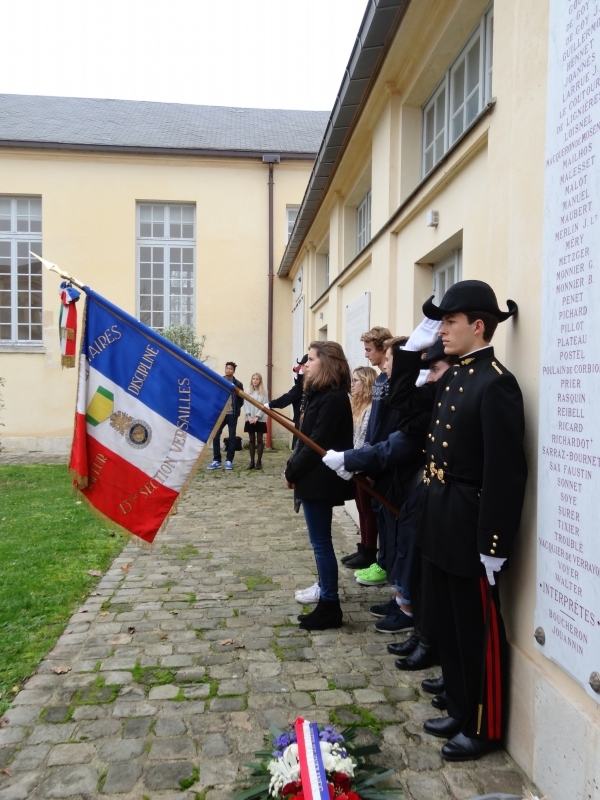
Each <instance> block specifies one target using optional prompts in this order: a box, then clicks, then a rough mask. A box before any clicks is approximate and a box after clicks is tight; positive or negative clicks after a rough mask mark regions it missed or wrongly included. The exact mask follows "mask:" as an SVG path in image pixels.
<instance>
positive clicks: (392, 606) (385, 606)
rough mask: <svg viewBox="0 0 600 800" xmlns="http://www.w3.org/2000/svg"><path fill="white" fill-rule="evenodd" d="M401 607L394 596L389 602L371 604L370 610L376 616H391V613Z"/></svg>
mask: <svg viewBox="0 0 600 800" xmlns="http://www.w3.org/2000/svg"><path fill="white" fill-rule="evenodd" d="M399 608H400V606H399V605H398V603H397V602H396V598H395V597H392V599H391V600H390V602H389V603H381V604H380V605H378V606H371V608H370V609H369V611H370V612H371V614H373V616H374V617H389V615H390V614H393V613H394V612H395V611H396V610H397V609H399Z"/></svg>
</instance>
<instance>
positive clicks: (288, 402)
mask: <svg viewBox="0 0 600 800" xmlns="http://www.w3.org/2000/svg"><path fill="white" fill-rule="evenodd" d="M303 392H304V375H297V376H296V378H295V380H294V385H293V386H292V388H291V389H290V390H289V392H286V393H285V394H282V395H281V397H276V398H275V400H271V401H270V403H269V408H287V406H292V408H293V409H294V424H295V425H296V426H297V425H298V420H299V418H300V403H301V401H302V393H303Z"/></svg>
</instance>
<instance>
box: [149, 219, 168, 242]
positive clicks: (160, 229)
mask: <svg viewBox="0 0 600 800" xmlns="http://www.w3.org/2000/svg"><path fill="white" fill-rule="evenodd" d="M164 235H165V226H164V225H163V223H162V222H153V223H152V236H153V238H154V239H162V238H163V236H164Z"/></svg>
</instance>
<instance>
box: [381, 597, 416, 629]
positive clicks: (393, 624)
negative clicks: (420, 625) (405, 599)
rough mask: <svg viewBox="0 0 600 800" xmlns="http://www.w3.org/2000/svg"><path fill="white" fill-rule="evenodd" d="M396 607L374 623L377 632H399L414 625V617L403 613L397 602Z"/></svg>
mask: <svg viewBox="0 0 600 800" xmlns="http://www.w3.org/2000/svg"><path fill="white" fill-rule="evenodd" d="M396 609H397V610H396V611H394V613H393V614H390V615H389V616H387V617H386V618H385V619H382V620H380V621H379V622H376V623H375V630H376V631H377V632H378V633H400V632H401V631H408V630H411V628H414V627H415V621H414V619H413V618H412V617H409V616H408V615H407V614H405V613H404V611H402V609H401V608H400V607H399V606H398V604H397V603H396Z"/></svg>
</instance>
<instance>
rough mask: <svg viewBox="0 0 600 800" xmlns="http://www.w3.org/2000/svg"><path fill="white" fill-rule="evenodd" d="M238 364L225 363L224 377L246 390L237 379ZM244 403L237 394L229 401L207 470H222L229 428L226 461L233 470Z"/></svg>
mask: <svg viewBox="0 0 600 800" xmlns="http://www.w3.org/2000/svg"><path fill="white" fill-rule="evenodd" d="M236 368H237V364H236V363H235V362H234V361H226V362H225V375H223V377H224V378H225V379H226V380H228V381H230V382H231V383H233V384H234V385H235V386H237V388H238V389H241V390H242V391H243V390H244V384H243V383H242V382H241V381H238V379H237V378H236V377H235V370H236ZM243 405H244V401H243V400H242V398H241V397H240V396H239V395H237V394H233V393H232V394H231V395H230V397H229V401H228V406H227V411H226V413H225V419H224V420H223V422H222V423H221V425H220V427H219V430H218V431H217V432H216V433H215V437H214V439H213V460H212V462H211V463H210V464H209V465H208V467H207V469H211V470H212V469H221V434H222V433H223V430H224V429H225V426H227V430H228V431H229V437H228V439H227V459H226V461H225V469H233V459H234V457H235V432H236V429H237V421H238V417H239V416H240V411H241V410H242V406H243Z"/></svg>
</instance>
